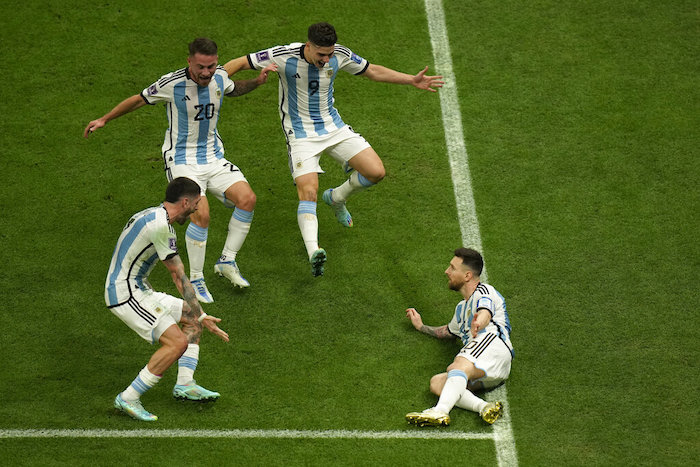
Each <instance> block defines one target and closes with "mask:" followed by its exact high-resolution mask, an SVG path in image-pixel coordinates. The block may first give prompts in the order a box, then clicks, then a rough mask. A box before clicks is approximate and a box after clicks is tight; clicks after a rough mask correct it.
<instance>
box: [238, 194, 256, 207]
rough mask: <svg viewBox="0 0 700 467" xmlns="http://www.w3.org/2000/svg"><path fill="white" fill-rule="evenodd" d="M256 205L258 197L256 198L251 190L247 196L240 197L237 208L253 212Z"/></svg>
mask: <svg viewBox="0 0 700 467" xmlns="http://www.w3.org/2000/svg"><path fill="white" fill-rule="evenodd" d="M255 203H257V197H256V196H255V193H254V192H253V191H252V190H250V191H249V192H247V193H246V194H244V195H242V196H240V197H239V200H238V202H237V203H236V207H237V208H240V209H244V210H246V211H253V209H255Z"/></svg>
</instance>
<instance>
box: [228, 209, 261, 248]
mask: <svg viewBox="0 0 700 467" xmlns="http://www.w3.org/2000/svg"><path fill="white" fill-rule="evenodd" d="M254 212H255V211H246V210H245V209H239V208H236V209H234V210H233V214H232V215H231V220H229V221H228V235H226V242H225V243H224V251H223V252H222V253H221V261H233V260H235V259H236V255H237V254H238V251H239V250H240V249H241V247H242V246H243V242H244V241H245V238H246V237H247V236H248V232H250V223H251V222H253V213H254Z"/></svg>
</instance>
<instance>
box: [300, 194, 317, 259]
mask: <svg viewBox="0 0 700 467" xmlns="http://www.w3.org/2000/svg"><path fill="white" fill-rule="evenodd" d="M297 221H298V222H299V230H300V231H301V238H302V239H303V240H304V246H306V253H307V254H308V255H309V258H311V255H313V254H314V251H316V250H318V217H316V202H315V201H299V207H298V208H297Z"/></svg>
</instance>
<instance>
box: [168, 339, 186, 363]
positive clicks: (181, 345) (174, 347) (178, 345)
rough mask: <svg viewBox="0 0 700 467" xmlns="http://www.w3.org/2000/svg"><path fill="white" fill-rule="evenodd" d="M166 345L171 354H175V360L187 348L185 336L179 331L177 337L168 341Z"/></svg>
mask: <svg viewBox="0 0 700 467" xmlns="http://www.w3.org/2000/svg"><path fill="white" fill-rule="evenodd" d="M168 347H169V348H170V350H171V352H172V354H173V356H175V360H177V359H178V358H180V357H181V356H182V354H184V353H185V351H186V350H187V337H186V336H185V335H184V334H182V333H180V334H179V335H178V336H177V337H175V338H173V339H171V340H170V341H169V342H168Z"/></svg>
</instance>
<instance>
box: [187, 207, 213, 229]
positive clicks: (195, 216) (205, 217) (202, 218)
mask: <svg viewBox="0 0 700 467" xmlns="http://www.w3.org/2000/svg"><path fill="white" fill-rule="evenodd" d="M190 220H191V221H192V222H194V223H195V225H198V226H199V227H202V228H203V229H206V228H207V227H209V213H208V212H199V211H195V212H193V213H192V214H191V215H190Z"/></svg>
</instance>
